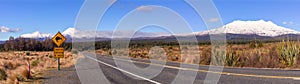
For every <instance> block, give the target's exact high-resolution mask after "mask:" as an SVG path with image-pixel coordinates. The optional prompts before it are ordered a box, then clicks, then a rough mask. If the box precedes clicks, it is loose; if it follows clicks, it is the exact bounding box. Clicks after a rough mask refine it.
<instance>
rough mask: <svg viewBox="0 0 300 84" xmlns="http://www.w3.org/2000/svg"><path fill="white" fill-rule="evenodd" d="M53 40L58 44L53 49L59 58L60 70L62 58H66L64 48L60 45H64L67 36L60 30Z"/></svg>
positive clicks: (55, 55)
mask: <svg viewBox="0 0 300 84" xmlns="http://www.w3.org/2000/svg"><path fill="white" fill-rule="evenodd" d="M52 41H53V42H54V43H55V44H56V45H57V47H55V48H54V49H53V51H54V57H55V58H57V62H58V63H57V64H58V65H57V67H58V70H60V58H64V48H63V47H60V46H61V45H62V43H64V42H65V41H66V38H65V37H64V36H63V35H62V34H61V33H60V32H58V33H57V34H56V35H55V36H54V37H53V38H52Z"/></svg>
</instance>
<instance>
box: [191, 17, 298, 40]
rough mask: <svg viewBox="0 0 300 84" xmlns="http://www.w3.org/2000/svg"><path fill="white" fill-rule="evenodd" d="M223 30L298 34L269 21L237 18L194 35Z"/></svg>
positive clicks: (246, 32)
mask: <svg viewBox="0 0 300 84" xmlns="http://www.w3.org/2000/svg"><path fill="white" fill-rule="evenodd" d="M221 30H225V32H226V33H230V34H256V35H259V36H271V37H274V36H280V35H285V34H300V33H299V32H298V31H295V30H292V29H288V28H285V27H281V26H278V25H276V24H274V23H273V22H271V21H264V20H259V21H241V20H237V21H234V22H232V23H229V24H227V25H225V26H223V27H222V28H217V29H213V30H208V31H204V32H195V33H194V34H195V35H205V34H208V33H209V32H215V31H221Z"/></svg>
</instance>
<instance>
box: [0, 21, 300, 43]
mask: <svg viewBox="0 0 300 84" xmlns="http://www.w3.org/2000/svg"><path fill="white" fill-rule="evenodd" d="M216 31H224V33H226V38H227V40H230V41H235V40H253V39H258V40H266V39H271V40H274V39H283V38H287V37H289V38H290V39H298V38H299V36H300V32H298V31H295V30H292V29H289V28H285V27H281V26H278V25H276V24H274V23H273V22H271V21H265V20H258V21H240V20H238V21H233V22H231V23H229V24H227V25H225V26H223V27H221V28H216V29H212V30H208V31H201V32H194V33H190V34H185V35H176V36H174V35H170V34H167V33H151V32H150V33H149V32H136V33H135V35H134V36H133V38H132V40H176V37H177V38H184V39H187V40H188V39H191V38H192V37H193V36H194V35H195V36H196V38H197V39H198V41H209V39H210V37H209V33H212V32H216ZM128 32H132V31H116V32H115V36H114V38H118V39H122V38H129V37H128V35H127V33H128ZM62 34H63V35H64V36H65V37H67V42H71V41H72V38H73V39H74V38H76V39H84V40H85V41H90V40H94V38H93V37H94V36H96V38H95V40H96V41H109V40H111V38H112V35H113V32H112V31H80V30H76V29H75V28H68V29H67V30H65V31H63V32H62ZM20 37H23V38H37V39H39V40H43V38H51V37H52V34H44V33H41V32H34V33H32V34H23V35H21V36H20ZM0 43H1V42H0Z"/></svg>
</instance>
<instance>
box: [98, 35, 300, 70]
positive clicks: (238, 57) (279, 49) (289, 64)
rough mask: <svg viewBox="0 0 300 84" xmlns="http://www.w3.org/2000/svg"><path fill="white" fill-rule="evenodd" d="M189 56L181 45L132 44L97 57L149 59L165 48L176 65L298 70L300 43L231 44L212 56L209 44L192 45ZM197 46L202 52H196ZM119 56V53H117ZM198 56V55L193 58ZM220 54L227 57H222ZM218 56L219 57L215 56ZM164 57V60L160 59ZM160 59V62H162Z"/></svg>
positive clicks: (106, 51)
mask: <svg viewBox="0 0 300 84" xmlns="http://www.w3.org/2000/svg"><path fill="white" fill-rule="evenodd" d="M191 45H192V46H190V47H189V48H190V50H189V51H188V53H187V54H183V55H182V56H181V54H182V53H184V52H181V49H184V48H180V46H179V45H178V43H169V44H167V43H162V44H160V43H157V44H155V43H152V44H151V43H141V42H140V43H138V42H136V43H131V44H130V45H129V51H126V50H125V49H123V50H122V49H118V51H119V52H116V50H111V49H110V48H106V47H105V48H99V49H98V50H97V51H96V52H97V53H98V54H102V55H106V56H110V55H118V56H127V54H126V53H127V52H129V55H128V56H129V57H132V58H140V59H150V58H151V57H150V56H149V52H150V49H151V48H152V47H154V46H159V47H161V48H163V49H164V52H165V53H164V54H165V55H166V56H167V57H166V60H168V61H174V62H183V63H192V64H200V65H210V64H211V59H215V60H219V61H218V62H222V63H223V64H222V63H213V64H214V65H225V66H229V67H257V68H299V67H300V58H299V53H300V51H299V50H300V42H298V41H285V40H282V41H280V42H270V43H264V42H259V41H257V42H256V41H250V42H248V43H243V44H228V45H227V47H226V52H217V53H215V54H216V55H215V56H212V48H211V45H210V44H196V45H194V44H191ZM195 46H198V48H199V49H197V47H195ZM114 53H117V54H114ZM195 53H198V54H199V56H196V57H195V56H192V55H195ZM220 55H226V58H222V56H220ZM216 56H217V57H216ZM191 57H192V59H193V61H188V62H187V61H186V60H184V59H185V58H191ZM161 58H163V57H161ZM161 58H157V59H161Z"/></svg>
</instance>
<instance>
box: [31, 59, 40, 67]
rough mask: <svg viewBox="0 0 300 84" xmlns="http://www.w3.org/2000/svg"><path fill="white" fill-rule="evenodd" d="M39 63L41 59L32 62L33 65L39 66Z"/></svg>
mask: <svg viewBox="0 0 300 84" xmlns="http://www.w3.org/2000/svg"><path fill="white" fill-rule="evenodd" d="M39 63H40V61H39V60H34V61H32V62H31V65H32V66H37V65H38V64H39Z"/></svg>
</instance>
